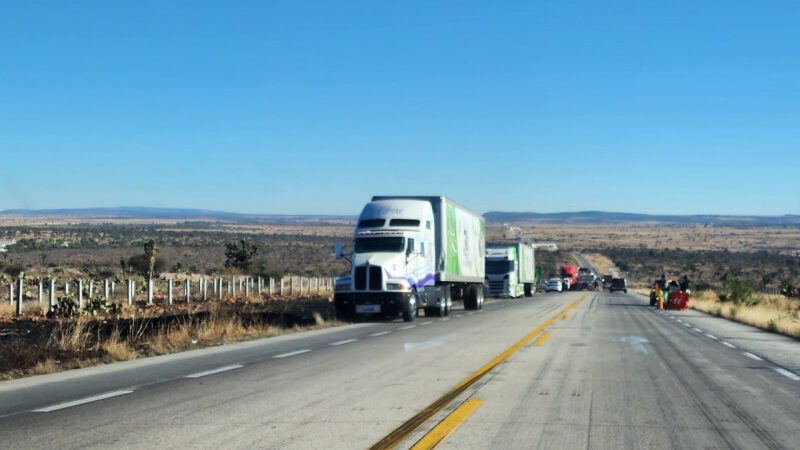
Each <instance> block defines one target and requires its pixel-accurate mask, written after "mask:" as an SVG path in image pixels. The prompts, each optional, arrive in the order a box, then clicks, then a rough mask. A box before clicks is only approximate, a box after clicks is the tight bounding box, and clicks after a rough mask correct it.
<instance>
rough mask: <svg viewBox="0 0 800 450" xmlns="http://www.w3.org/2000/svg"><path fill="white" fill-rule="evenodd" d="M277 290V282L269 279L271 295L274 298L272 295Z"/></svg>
mask: <svg viewBox="0 0 800 450" xmlns="http://www.w3.org/2000/svg"><path fill="white" fill-rule="evenodd" d="M274 288H275V280H274V279H272V277H270V278H269V295H270V297H272V293H273V292H274Z"/></svg>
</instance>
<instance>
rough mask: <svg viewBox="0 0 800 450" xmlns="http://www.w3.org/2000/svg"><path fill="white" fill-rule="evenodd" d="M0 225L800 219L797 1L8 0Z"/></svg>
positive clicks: (0, 59)
mask: <svg viewBox="0 0 800 450" xmlns="http://www.w3.org/2000/svg"><path fill="white" fill-rule="evenodd" d="M0 169H2V170H1V172H0V180H2V181H0V210H2V209H8V208H72V207H95V206H122V205H135V206H160V207H183V208H203V209H217V210H226V211H234V212H248V213H265V214H272V213H276V214H281V213H286V214H296V213H305V214H357V213H358V212H359V211H360V208H361V207H362V206H363V204H364V203H365V202H366V201H368V200H369V198H370V196H371V195H373V194H427V195H447V196H449V197H452V198H453V199H455V200H456V201H458V202H460V203H462V204H464V205H465V206H468V207H471V208H472V209H475V210H477V211H480V212H485V211H489V210H505V211H537V212H557V211H577V210H606V211H625V212H640V213H671V214H695V213H714V214H787V213H788V214H799V213H800V2H797V1H794V0H790V1H737V0H720V1H700V0H690V1H648V0H632V1H565V0H552V1H551V0H547V1H536V0H529V1H520V2H512V1H503V2H494V1H486V2H469V1H460V2H449V1H437V2H432V1H407V0H403V1H375V0H367V1H359V2H355V1H347V0H338V1H318V2H308V1H295V0H292V1H282V2H271V1H215V2H210V1H175V0H168V1H167V0H154V1H142V0H133V1H108V0H102V1H96V2H87V1H49V2H48V1H21V0H20V1H14V2H4V3H3V5H2V8H1V10H0Z"/></svg>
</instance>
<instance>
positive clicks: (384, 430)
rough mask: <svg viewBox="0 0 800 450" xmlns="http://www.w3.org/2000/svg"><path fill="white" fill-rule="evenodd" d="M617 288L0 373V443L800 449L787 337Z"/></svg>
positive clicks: (799, 378)
mask: <svg viewBox="0 0 800 450" xmlns="http://www.w3.org/2000/svg"><path fill="white" fill-rule="evenodd" d="M645 304H646V299H645V298H643V297H640V296H636V295H626V294H622V293H614V294H607V293H599V292H588V293H587V292H584V293H577V292H570V293H563V294H558V293H551V294H537V295H536V296H534V297H533V298H527V299H520V300H502V301H495V302H492V303H487V305H486V307H485V309H484V310H482V311H480V312H464V311H458V310H455V311H453V315H452V316H451V317H450V318H447V319H439V318H424V317H422V318H420V319H419V320H417V321H416V322H414V323H411V324H408V323H403V322H399V321H397V322H389V323H361V324H355V325H349V326H345V327H340V328H335V329H328V330H320V331H314V332H309V333H302V334H297V335H291V336H282V337H278V338H271V339H264V340H259V341H253V342H247V343H242V344H235V345H228V346H223V347H216V348H211V349H204V350H198V351H192V352H187V353H184V354H179V355H170V356H165V357H157V358H149V359H143V360H139V361H131V362H125V363H119V364H113V365H108V366H103V367H97V368H89V369H81V370H76V371H71V372H65V373H60V374H52V375H45V376H39V377H32V378H28V379H23V380H15V381H11V382H2V383H0V448H54V447H58V448H110V447H126V448H154V447H167V448H174V447H181V448H187V447H188V448H298V449H308V448H319V449H331V448H343V449H344V448H347V449H350V448H369V447H371V446H375V445H377V446H378V447H380V446H384V445H385V446H397V447H399V448H410V447H412V446H414V445H417V446H419V447H430V446H433V445H438V447H439V448H459V449H461V448H492V449H497V448H542V449H554V448H593V449H594V448H597V449H602V448H608V449H619V448H637V449H638V448H686V449H696V448H742V449H757V448H772V449H778V448H787V449H789V448H800V342H798V341H795V340H791V339H788V338H782V337H780V336H776V335H772V334H769V333H765V332H760V331H758V330H754V329H752V328H750V327H746V326H743V325H739V324H733V323H729V322H727V321H724V320H722V319H719V318H714V317H709V316H705V315H702V314H699V313H696V312H669V311H664V312H659V311H656V310H654V309H652V308H650V307H648V306H645Z"/></svg>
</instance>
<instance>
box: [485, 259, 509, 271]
mask: <svg viewBox="0 0 800 450" xmlns="http://www.w3.org/2000/svg"><path fill="white" fill-rule="evenodd" d="M513 270H514V261H508V260H496V261H492V260H488V261H486V273H491V274H498V273H509V272H512V271H513Z"/></svg>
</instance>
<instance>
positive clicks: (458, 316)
mask: <svg viewBox="0 0 800 450" xmlns="http://www.w3.org/2000/svg"><path fill="white" fill-rule="evenodd" d="M462 317H464V315H463V314H456V319H460V318H462Z"/></svg>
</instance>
